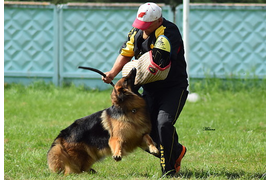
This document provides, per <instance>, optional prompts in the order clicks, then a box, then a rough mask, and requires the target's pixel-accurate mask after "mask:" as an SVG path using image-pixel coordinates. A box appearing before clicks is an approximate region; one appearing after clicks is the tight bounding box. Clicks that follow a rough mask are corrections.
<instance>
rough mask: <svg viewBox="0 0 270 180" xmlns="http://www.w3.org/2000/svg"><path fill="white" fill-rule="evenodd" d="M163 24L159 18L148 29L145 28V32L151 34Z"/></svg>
mask: <svg viewBox="0 0 270 180" xmlns="http://www.w3.org/2000/svg"><path fill="white" fill-rule="evenodd" d="M160 25H161V20H160V19H158V20H156V21H154V22H153V23H152V24H151V25H150V26H149V27H148V28H147V29H146V30H144V32H145V33H146V34H147V35H150V34H151V33H152V32H154V31H155V30H156V29H157V28H158V27H159V26H160Z"/></svg>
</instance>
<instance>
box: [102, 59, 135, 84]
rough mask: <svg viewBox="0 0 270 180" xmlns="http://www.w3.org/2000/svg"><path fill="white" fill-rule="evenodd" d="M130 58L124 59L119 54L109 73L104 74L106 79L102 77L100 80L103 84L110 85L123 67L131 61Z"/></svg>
mask: <svg viewBox="0 0 270 180" xmlns="http://www.w3.org/2000/svg"><path fill="white" fill-rule="evenodd" d="M131 58H132V57H126V56H122V55H121V54H119V56H118V57H117V58H116V60H115V62H114V65H113V67H112V69H111V70H110V71H109V72H106V73H105V74H106V78H104V77H102V80H103V81H104V82H105V83H110V82H111V81H112V80H113V79H114V77H115V76H117V74H118V73H119V72H120V71H121V70H122V68H123V66H124V65H125V64H126V63H128V62H129V61H130V60H131Z"/></svg>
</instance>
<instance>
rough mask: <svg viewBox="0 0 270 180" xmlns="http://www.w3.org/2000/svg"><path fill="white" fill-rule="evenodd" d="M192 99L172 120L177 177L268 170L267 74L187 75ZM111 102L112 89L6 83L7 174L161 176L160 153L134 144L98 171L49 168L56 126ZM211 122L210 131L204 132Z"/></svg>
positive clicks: (258, 174) (243, 175)
mask: <svg viewBox="0 0 270 180" xmlns="http://www.w3.org/2000/svg"><path fill="white" fill-rule="evenodd" d="M191 87H192V89H191V90H192V92H196V93H198V94H199V95H200V100H199V101H198V102H196V103H191V102H187V103H186V105H185V107H184V109H183V111H182V114H181V115H180V117H179V119H178V121H177V122H176V128H177V132H178V135H179V140H180V142H181V143H182V144H184V145H185V146H186V147H187V149H188V151H187V154H186V156H185V158H184V159H183V161H182V168H181V173H180V175H179V177H180V178H182V179H201V178H203V179H205V178H207V179H263V178H262V176H263V174H264V173H265V172H266V91H265V80H262V81H260V80H244V81H239V80H230V79H228V80H218V79H215V80H210V79H206V80H191ZM110 105H111V102H110V90H107V91H93V90H87V89H85V88H84V87H74V86H70V87H55V86H53V85H51V84H49V85H48V84H45V83H42V82H37V83H34V84H32V85H30V86H27V87H26V86H22V85H18V84H6V85H5V91H4V120H5V122H4V123H5V129H4V130H5V131H4V148H5V149H4V162H5V169H4V172H5V175H4V177H5V179H46V180H47V179H105V178H106V179H159V178H160V176H161V172H160V166H159V159H157V158H155V157H153V156H151V155H149V154H147V153H145V152H143V151H142V150H140V149H138V150H136V151H135V152H134V153H132V154H130V155H129V156H127V157H125V158H123V159H122V161H121V162H114V161H113V160H112V158H111V157H108V158H105V159H104V160H103V161H101V162H98V163H96V164H95V165H94V167H93V168H94V169H95V170H96V171H97V172H98V173H97V174H88V173H82V174H79V175H69V176H67V177H65V176H63V175H62V174H55V173H51V172H50V171H49V170H48V167H47V161H46V153H47V151H48V149H49V148H50V145H51V143H52V142H53V140H54V138H55V137H56V136H57V135H58V133H59V132H60V130H62V129H63V128H65V127H67V126H68V125H70V124H71V123H72V122H73V121H74V120H75V119H77V118H80V117H83V116H86V115H89V114H91V113H94V112H96V111H98V110H101V109H104V108H107V107H109V106H110ZM205 127H210V128H212V129H215V130H214V131H206V130H205V129H204V128H205Z"/></svg>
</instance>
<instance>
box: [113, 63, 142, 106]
mask: <svg viewBox="0 0 270 180" xmlns="http://www.w3.org/2000/svg"><path fill="white" fill-rule="evenodd" d="M136 72H137V70H136V68H132V69H131V71H130V72H129V74H128V75H127V76H125V77H123V78H121V79H120V80H119V81H117V83H116V84H115V86H114V88H113V91H112V94H111V99H112V103H113V104H115V103H120V102H124V101H125V100H126V99H128V98H129V97H131V96H134V95H136V96H137V95H138V94H137V91H136V89H135V86H134V82H135V77H136Z"/></svg>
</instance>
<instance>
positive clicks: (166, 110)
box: [143, 87, 188, 174]
mask: <svg viewBox="0 0 270 180" xmlns="http://www.w3.org/2000/svg"><path fill="white" fill-rule="evenodd" d="M187 96H188V91H187V90H186V88H180V87H178V88H177V87H175V88H168V89H164V90H162V91H160V90H159V91H151V92H148V91H145V90H144V92H143V97H144V99H145V100H146V102H147V105H148V108H149V111H150V114H151V121H152V131H151V134H150V136H151V137H152V139H153V140H154V141H155V142H156V143H157V147H158V148H159V150H160V165H161V170H162V174H174V173H175V168H174V165H175V162H176V160H177V158H178V157H179V156H180V153H181V151H182V145H181V144H180V143H179V142H178V135H177V132H176V129H175V127H174V124H175V122H176V120H177V119H178V117H179V115H180V113H181V111H182V109H183V107H184V105H185V102H186V99H187Z"/></svg>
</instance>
